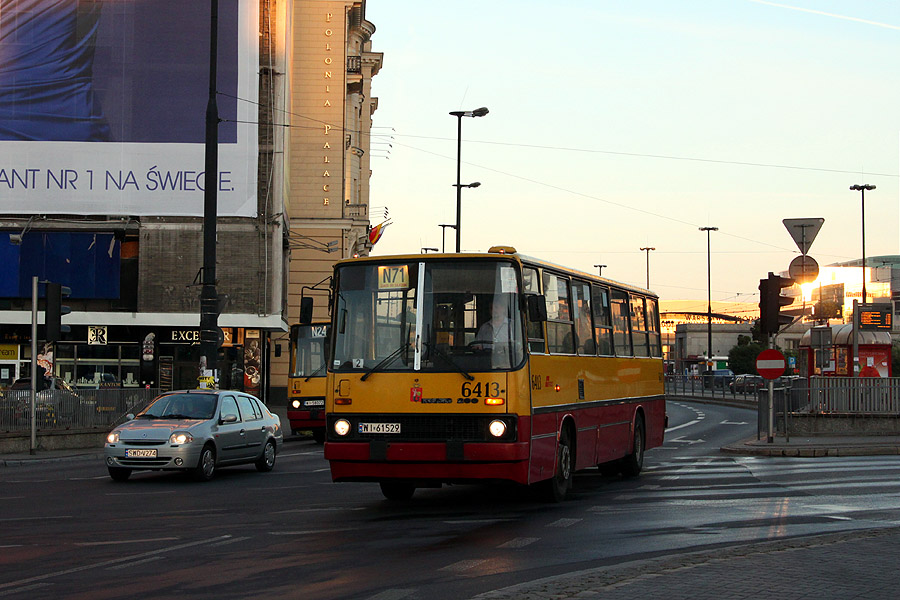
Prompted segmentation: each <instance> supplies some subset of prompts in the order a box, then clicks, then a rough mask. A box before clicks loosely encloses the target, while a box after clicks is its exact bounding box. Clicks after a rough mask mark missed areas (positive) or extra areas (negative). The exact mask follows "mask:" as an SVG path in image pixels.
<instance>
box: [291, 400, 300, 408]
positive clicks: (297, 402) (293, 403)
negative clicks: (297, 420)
mask: <svg viewBox="0 0 900 600" xmlns="http://www.w3.org/2000/svg"><path fill="white" fill-rule="evenodd" d="M291 406H293V407H294V408H300V401H299V400H294V401H293V402H291Z"/></svg>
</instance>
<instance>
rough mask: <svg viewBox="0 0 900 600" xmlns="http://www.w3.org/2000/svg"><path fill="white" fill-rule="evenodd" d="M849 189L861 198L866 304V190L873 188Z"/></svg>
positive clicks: (867, 186) (869, 185) (863, 280)
mask: <svg viewBox="0 0 900 600" xmlns="http://www.w3.org/2000/svg"><path fill="white" fill-rule="evenodd" d="M850 189H851V190H853V191H854V192H855V191H857V190H858V191H859V193H860V195H861V196H862V283H863V289H862V301H863V304H865V303H866V190H874V189H875V186H874V185H871V184H869V183H864V184H863V185H851V186H850Z"/></svg>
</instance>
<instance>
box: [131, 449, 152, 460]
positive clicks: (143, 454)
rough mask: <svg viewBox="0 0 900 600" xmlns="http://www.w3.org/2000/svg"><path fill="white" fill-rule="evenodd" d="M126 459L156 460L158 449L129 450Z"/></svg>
mask: <svg viewBox="0 0 900 600" xmlns="http://www.w3.org/2000/svg"><path fill="white" fill-rule="evenodd" d="M125 458H156V448H152V449H151V448H129V449H128V450H125Z"/></svg>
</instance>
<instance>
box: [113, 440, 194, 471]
mask: <svg viewBox="0 0 900 600" xmlns="http://www.w3.org/2000/svg"><path fill="white" fill-rule="evenodd" d="M202 448H203V445H202V444H195V443H192V444H184V445H180V446H173V445H170V444H161V445H158V446H132V445H129V444H123V443H121V442H120V443H118V444H106V446H105V447H104V449H103V454H104V458H105V459H106V466H108V467H119V468H123V469H135V470H139V469H144V470H174V471H177V470H183V469H193V468H194V467H196V466H197V464H198V463H199V462H200V450H202ZM127 450H156V456H155V457H128V456H126V451H127Z"/></svg>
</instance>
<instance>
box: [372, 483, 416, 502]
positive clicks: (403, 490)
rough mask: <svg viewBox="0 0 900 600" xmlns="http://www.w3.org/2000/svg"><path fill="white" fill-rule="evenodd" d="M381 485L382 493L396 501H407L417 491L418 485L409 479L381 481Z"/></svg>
mask: <svg viewBox="0 0 900 600" xmlns="http://www.w3.org/2000/svg"><path fill="white" fill-rule="evenodd" d="M378 483H379V485H381V493H382V494H384V497H385V498H387V499H388V500H393V501H394V502H405V501H407V500H410V499H411V498H412V497H413V494H414V493H416V486H415V485H414V484H413V483H411V482H409V481H379V482H378Z"/></svg>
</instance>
